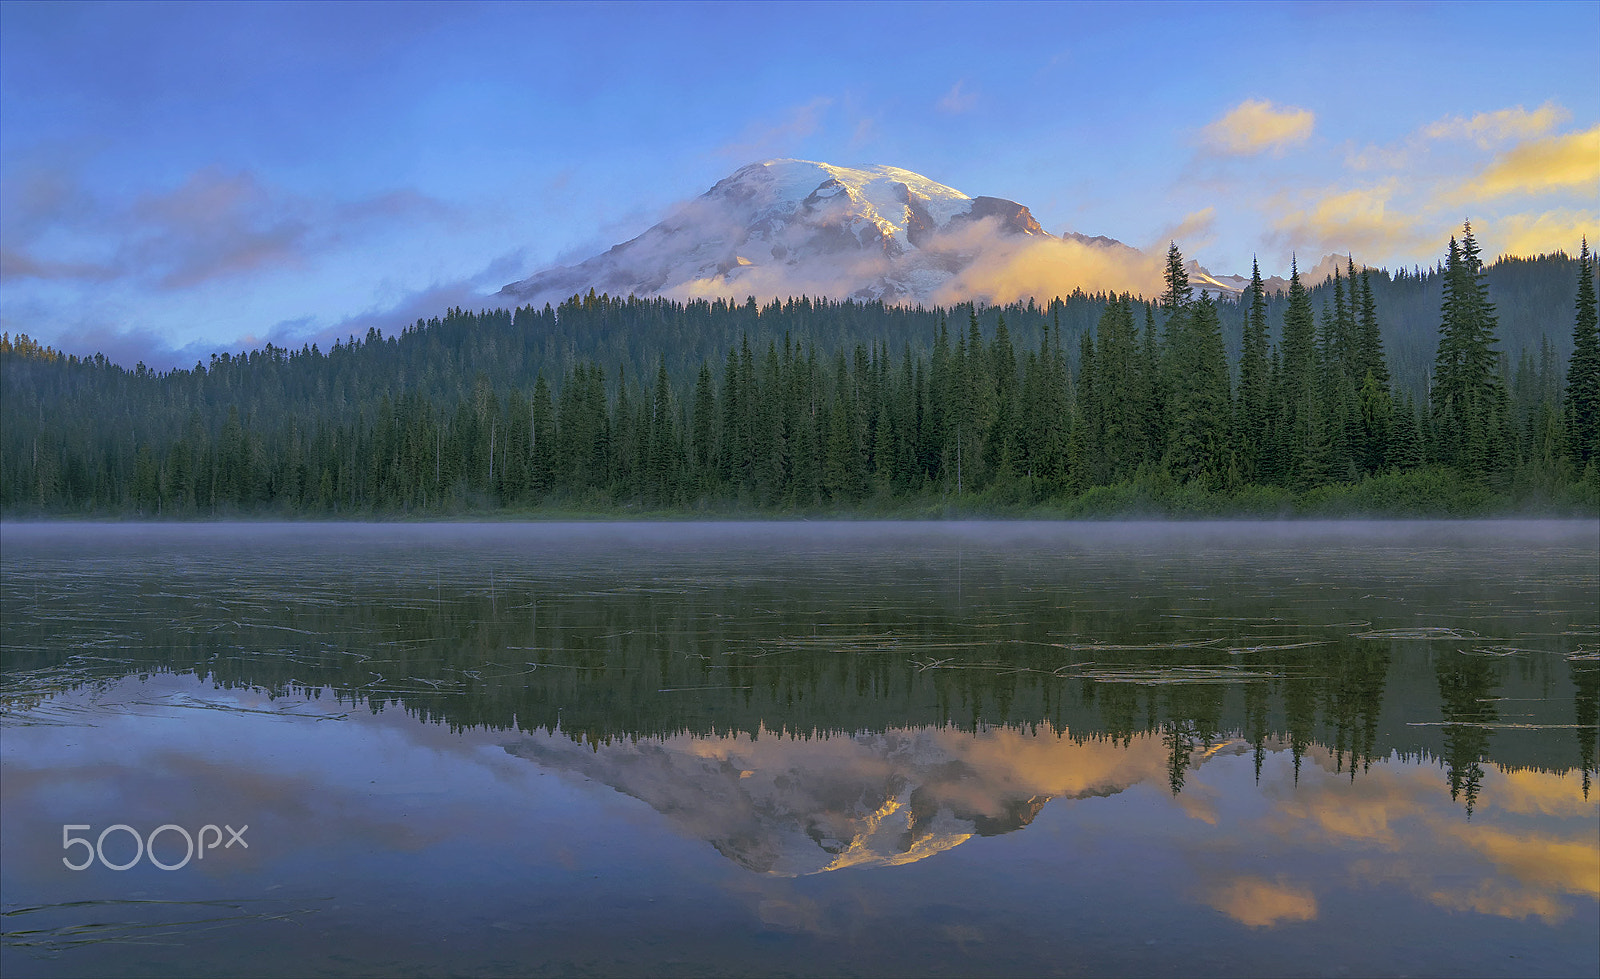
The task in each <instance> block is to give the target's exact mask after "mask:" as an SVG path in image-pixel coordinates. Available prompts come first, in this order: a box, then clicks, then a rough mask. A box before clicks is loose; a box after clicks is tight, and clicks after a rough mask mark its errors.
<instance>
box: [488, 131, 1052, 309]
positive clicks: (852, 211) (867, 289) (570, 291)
mask: <svg viewBox="0 0 1600 979" xmlns="http://www.w3.org/2000/svg"><path fill="white" fill-rule="evenodd" d="M1018 237H1021V238H1024V239H1026V238H1052V236H1050V235H1049V234H1048V233H1046V232H1045V230H1044V228H1042V227H1041V226H1040V225H1039V222H1038V221H1037V220H1035V219H1034V217H1033V214H1032V213H1031V212H1030V211H1029V210H1028V209H1027V208H1026V207H1024V206H1022V205H1021V204H1018V203H1016V202H1015V201H1009V200H1004V199H1002V198H997V197H981V196H980V197H972V196H969V195H967V194H965V193H963V192H961V191H959V190H956V189H955V188H952V187H948V186H946V185H944V184H941V183H939V182H937V181H935V180H931V179H929V178H927V177H924V176H923V175H921V174H919V173H915V172H913V171H911V170H906V169H903V168H901V167H892V166H884V165H872V166H859V167H846V166H839V165H836V164H832V163H823V162H819V161H815V160H798V159H772V160H763V161H759V162H756V163H751V164H748V165H746V166H743V167H740V168H739V169H738V170H735V171H734V172H733V173H732V174H730V175H729V176H727V177H725V178H723V179H722V180H719V181H717V183H716V184H715V185H714V186H712V187H711V189H710V190H708V191H706V192H705V193H704V194H702V195H700V196H699V197H697V198H695V199H693V200H691V201H688V202H686V203H684V204H683V205H681V206H680V207H678V208H677V209H676V210H675V211H674V212H673V213H672V214H671V215H669V216H668V217H667V218H666V219H665V220H663V221H661V222H660V223H658V224H656V225H655V226H653V227H651V228H649V229H648V230H646V231H645V232H644V233H643V234H641V235H639V236H638V237H637V238H634V239H632V240H630V241H626V242H623V243H622V244H620V245H617V246H615V247H613V248H611V249H610V250H609V251H607V252H605V253H604V254H601V255H597V256H595V257H594V258H591V259H588V260H587V261H584V262H581V263H579V264H578V265H574V266H568V267H564V268H555V269H548V270H545V271H543V272H539V273H537V274H536V275H533V276H531V277H530V278H527V279H524V280H522V281H520V282H514V283H511V284H510V285H508V286H506V287H505V288H504V289H502V290H501V294H502V295H505V296H507V297H510V298H512V299H514V300H517V301H520V302H531V303H534V304H539V303H543V302H560V301H561V300H563V299H566V298H568V297H570V296H572V295H574V294H578V293H583V292H586V291H588V290H589V289H594V290H596V291H598V292H609V293H611V294H613V295H641V296H643V295H666V296H670V297H672V298H696V297H708V296H726V297H729V298H735V299H737V298H740V297H742V296H746V295H761V296H768V295H774V296H777V295H817V296H830V297H835V298H846V297H848V298H854V299H862V300H875V299H881V300H884V301H887V302H919V303H930V302H934V301H945V302H948V301H952V299H954V301H960V300H961V299H977V300H980V301H986V300H991V299H993V298H995V297H993V296H989V295H983V294H974V295H969V296H956V295H955V294H954V293H953V292H952V287H956V288H960V285H959V283H958V282H957V280H959V279H960V277H961V274H962V273H963V271H965V270H966V269H968V268H969V267H970V266H972V265H973V264H974V263H975V262H981V260H982V259H983V258H984V257H985V256H986V254H988V253H990V252H992V250H993V248H992V245H993V244H994V243H995V241H996V240H1004V239H1012V238H1018ZM1052 240H1057V239H1052Z"/></svg>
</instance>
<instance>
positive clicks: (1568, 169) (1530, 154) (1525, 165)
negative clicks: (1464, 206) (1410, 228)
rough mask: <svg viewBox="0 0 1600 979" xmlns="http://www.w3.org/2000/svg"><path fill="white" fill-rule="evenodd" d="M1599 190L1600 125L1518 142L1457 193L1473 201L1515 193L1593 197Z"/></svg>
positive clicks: (1460, 196)
mask: <svg viewBox="0 0 1600 979" xmlns="http://www.w3.org/2000/svg"><path fill="white" fill-rule="evenodd" d="M1597 189H1600V126H1594V127H1592V128H1590V129H1586V130H1584V131H1583V132H1576V133H1566V134H1564V135H1559V136H1547V137H1543V138H1540V139H1531V140H1527V141H1525V142H1522V143H1518V144H1517V145H1516V146H1513V147H1512V148H1511V149H1509V150H1507V151H1506V152H1504V153H1502V154H1500V155H1499V156H1497V157H1495V159H1494V161H1493V162H1491V163H1490V164H1489V166H1488V167H1486V168H1485V169H1484V170H1483V171H1482V172H1481V173H1479V174H1478V175H1477V176H1476V177H1474V178H1473V179H1471V180H1469V181H1467V183H1466V184H1464V185H1463V186H1462V187H1461V188H1460V190H1459V191H1458V192H1457V196H1458V197H1459V198H1462V199H1469V200H1470V199H1483V198H1492V197H1504V196H1508V195H1511V194H1543V193H1549V192H1551V191H1585V192H1586V193H1585V195H1584V196H1586V197H1590V198H1593V197H1595V196H1596V195H1597V193H1600V190H1597Z"/></svg>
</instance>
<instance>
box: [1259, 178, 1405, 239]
mask: <svg viewBox="0 0 1600 979" xmlns="http://www.w3.org/2000/svg"><path fill="white" fill-rule="evenodd" d="M1395 186H1396V185H1395V182H1394V181H1392V180H1391V181H1385V182H1384V183H1381V184H1378V185H1375V186H1371V187H1356V188H1353V189H1350V190H1338V191H1331V192H1327V193H1325V194H1324V195H1323V196H1321V197H1318V198H1314V199H1313V200H1311V201H1310V202H1309V203H1307V204H1306V205H1305V206H1303V207H1301V208H1299V209H1297V210H1289V211H1288V212H1287V213H1285V214H1284V215H1283V216H1282V217H1281V218H1279V219H1278V220H1277V221H1276V222H1274V224H1273V237H1274V238H1275V239H1276V240H1278V241H1280V242H1282V243H1285V244H1289V245H1292V246H1294V247H1296V248H1305V249H1309V250H1314V251H1318V252H1322V251H1333V252H1341V253H1342V252H1346V251H1356V252H1362V253H1365V254H1369V255H1382V254H1393V253H1394V252H1397V251H1403V250H1406V249H1410V248H1414V247H1417V246H1419V245H1422V244H1425V243H1426V241H1427V236H1426V235H1425V234H1424V233H1423V229H1422V227H1421V222H1420V221H1419V220H1418V219H1417V217H1416V216H1414V215H1410V214H1405V213H1402V212H1399V211H1396V210H1393V209H1392V208H1391V207H1390V202H1391V200H1392V199H1393V196H1394V191H1395Z"/></svg>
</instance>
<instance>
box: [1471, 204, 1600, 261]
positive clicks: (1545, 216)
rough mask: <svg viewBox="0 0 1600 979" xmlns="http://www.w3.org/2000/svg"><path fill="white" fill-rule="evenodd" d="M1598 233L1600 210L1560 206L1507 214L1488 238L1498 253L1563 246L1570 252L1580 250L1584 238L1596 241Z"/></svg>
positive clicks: (1525, 252)
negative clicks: (1551, 209)
mask: <svg viewBox="0 0 1600 979" xmlns="http://www.w3.org/2000/svg"><path fill="white" fill-rule="evenodd" d="M1475 227H1476V225H1475ZM1597 232H1600V210H1594V209H1589V210H1578V209H1575V208H1557V209H1555V210H1553V211H1544V212H1541V213H1537V214H1533V213H1527V214H1511V215H1507V216H1506V217H1504V218H1501V219H1500V220H1499V221H1496V222H1495V223H1494V225H1493V226H1492V227H1490V228H1489V229H1488V234H1486V235H1484V238H1485V241H1486V243H1488V244H1490V245H1492V246H1493V251H1494V253H1496V254H1509V255H1541V254H1545V253H1548V252H1553V251H1556V250H1558V249H1559V250H1562V251H1565V252H1567V253H1568V254H1569V255H1570V254H1574V253H1576V251H1577V248H1578V243H1579V241H1580V240H1582V239H1583V238H1588V239H1589V241H1590V242H1594V241H1596V240H1597V235H1596V233H1597Z"/></svg>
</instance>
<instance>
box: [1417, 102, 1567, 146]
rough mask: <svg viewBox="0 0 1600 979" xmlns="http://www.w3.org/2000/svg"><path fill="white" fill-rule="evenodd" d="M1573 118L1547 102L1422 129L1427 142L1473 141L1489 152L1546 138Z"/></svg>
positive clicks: (1444, 121)
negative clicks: (1495, 147)
mask: <svg viewBox="0 0 1600 979" xmlns="http://www.w3.org/2000/svg"><path fill="white" fill-rule="evenodd" d="M1570 116H1571V113H1569V112H1568V111H1567V110H1566V109H1564V108H1562V107H1561V106H1559V105H1556V104H1555V103H1554V102H1546V103H1545V104H1544V105H1541V106H1539V108H1537V109H1535V110H1533V111H1532V112H1529V111H1528V110H1526V109H1524V108H1523V107H1522V106H1520V105H1519V106H1515V107H1513V108H1510V109H1499V110H1496V111H1494V112H1480V113H1478V114H1477V115H1475V116H1473V117H1472V118H1470V119H1466V118H1462V117H1461V116H1449V117H1447V118H1444V119H1440V120H1439V121H1437V122H1433V123H1429V124H1428V125H1426V126H1424V127H1422V130H1421V132H1420V133H1419V135H1420V136H1421V137H1422V138H1424V139H1470V140H1473V141H1475V142H1476V143H1477V144H1478V145H1479V146H1481V147H1483V148H1485V149H1487V148H1489V147H1490V146H1491V145H1493V144H1494V143H1497V142H1502V141H1504V140H1507V139H1528V138H1530V137H1534V136H1543V135H1544V134H1545V133H1548V132H1549V131H1550V130H1552V129H1554V128H1555V127H1556V126H1558V125H1560V124H1561V123H1563V122H1566V121H1567V119H1568V118H1569V117H1570Z"/></svg>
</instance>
